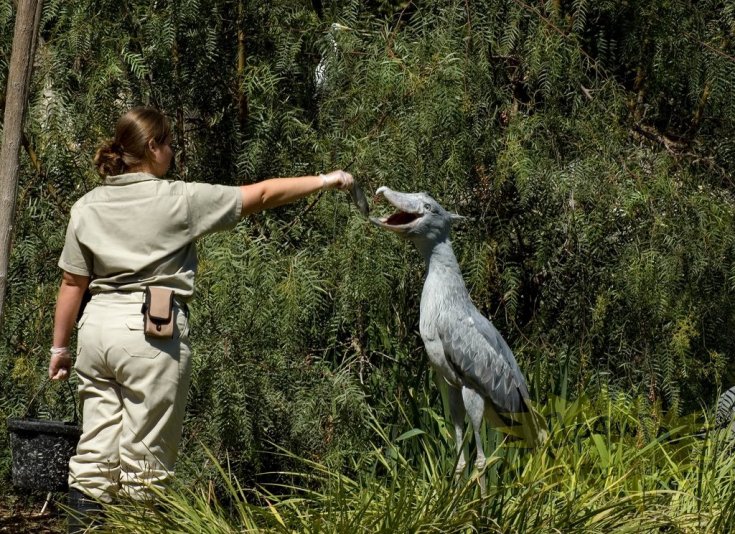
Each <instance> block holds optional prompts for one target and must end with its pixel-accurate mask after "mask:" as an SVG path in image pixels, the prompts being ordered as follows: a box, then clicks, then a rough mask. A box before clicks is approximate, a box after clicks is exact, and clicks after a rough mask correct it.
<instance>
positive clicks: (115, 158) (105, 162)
mask: <svg viewBox="0 0 735 534" xmlns="http://www.w3.org/2000/svg"><path fill="white" fill-rule="evenodd" d="M124 154H125V149H124V148H123V146H122V145H121V144H120V143H118V142H116V141H115V140H114V139H110V140H109V141H105V142H104V143H102V145H101V146H100V147H99V149H97V154H95V156H94V164H95V167H97V172H98V173H99V174H100V175H101V176H115V175H117V174H121V173H123V172H124V171H125V163H124V161H123V156H124Z"/></svg>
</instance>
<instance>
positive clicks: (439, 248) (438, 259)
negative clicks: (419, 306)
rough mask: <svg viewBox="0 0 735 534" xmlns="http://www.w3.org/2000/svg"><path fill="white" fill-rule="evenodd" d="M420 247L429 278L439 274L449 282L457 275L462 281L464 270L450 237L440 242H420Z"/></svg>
mask: <svg viewBox="0 0 735 534" xmlns="http://www.w3.org/2000/svg"><path fill="white" fill-rule="evenodd" d="M418 248H419V250H420V251H421V254H422V255H423V256H424V261H425V262H426V269H427V273H426V276H427V278H429V277H433V276H439V277H440V278H442V279H444V280H446V281H447V282H449V281H450V279H452V278H455V277H459V280H460V281H461V280H462V272H461V271H460V269H459V264H458V263H457V258H456V257H455V256H454V250H452V242H451V241H450V240H449V238H446V239H443V240H442V241H439V242H424V243H420V244H418ZM463 285H464V283H463Z"/></svg>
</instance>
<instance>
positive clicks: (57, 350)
mask: <svg viewBox="0 0 735 534" xmlns="http://www.w3.org/2000/svg"><path fill="white" fill-rule="evenodd" d="M68 353H69V347H51V356H59V355H61V354H68Z"/></svg>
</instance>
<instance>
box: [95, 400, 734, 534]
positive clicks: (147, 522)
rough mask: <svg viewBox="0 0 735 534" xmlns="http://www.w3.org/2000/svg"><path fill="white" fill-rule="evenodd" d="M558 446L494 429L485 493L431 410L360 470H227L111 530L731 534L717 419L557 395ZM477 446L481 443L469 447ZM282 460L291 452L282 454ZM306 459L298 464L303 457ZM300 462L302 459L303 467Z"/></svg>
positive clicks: (725, 456) (728, 483)
mask: <svg viewBox="0 0 735 534" xmlns="http://www.w3.org/2000/svg"><path fill="white" fill-rule="evenodd" d="M545 415H546V416H547V418H549V420H550V421H551V433H550V437H549V440H548V441H547V442H546V443H545V444H544V445H543V446H541V447H539V448H537V449H535V450H531V451H529V450H524V449H520V448H518V447H515V446H514V444H513V443H512V442H507V441H505V440H504V439H503V438H502V436H499V435H497V434H495V433H493V432H491V431H490V432H488V433H487V436H486V437H487V438H488V442H489V443H493V444H494V447H493V449H492V451H491V453H490V454H488V461H487V466H486V478H487V488H486V490H487V491H486V494H485V495H484V496H482V495H481V492H480V488H479V485H478V484H479V483H478V480H479V477H478V476H477V475H478V473H477V472H475V471H472V472H469V473H466V474H465V476H463V477H460V479H455V477H454V476H453V473H454V469H455V466H456V460H457V458H456V454H455V452H454V444H453V443H452V442H451V439H448V432H447V421H446V420H445V419H444V418H443V417H442V416H440V415H438V414H437V413H435V412H433V411H432V410H431V409H429V408H425V409H423V410H422V414H421V420H422V421H421V424H422V427H421V429H418V428H414V429H408V430H407V431H405V432H404V433H403V434H401V435H398V436H397V437H395V438H391V437H390V436H391V435H395V433H394V431H395V428H394V427H393V425H381V424H379V423H378V421H376V420H373V422H372V426H373V431H374V434H375V443H376V444H375V446H374V448H373V449H372V451H371V452H370V453H368V454H364V455H362V456H360V457H358V458H355V459H354V461H353V464H352V466H351V468H350V469H348V470H346V471H348V472H341V473H340V472H334V471H333V470H330V469H329V468H327V467H326V466H324V465H321V464H319V463H315V462H311V461H308V460H304V459H301V460H299V465H302V466H303V469H301V470H299V472H291V473H280V475H281V477H280V478H281V480H283V481H284V482H282V483H279V484H277V485H269V486H267V487H257V488H243V487H241V486H240V485H239V484H238V481H237V480H236V479H235V478H234V477H232V476H231V475H230V473H229V471H228V469H227V465H226V463H225V464H219V463H217V462H216V460H215V458H213V457H211V458H210V461H212V462H214V463H215V465H217V469H218V471H219V474H220V476H221V478H222V480H221V481H218V484H217V485H220V486H221V485H222V483H224V487H225V488H226V489H227V491H226V492H225V493H224V494H219V495H217V492H215V491H214V490H213V489H212V488H213V487H214V486H215V484H214V483H213V482H211V483H207V482H200V483H198V484H195V485H193V486H186V485H184V484H183V483H179V484H177V485H176V486H175V487H173V488H171V489H170V490H168V491H166V492H165V493H161V492H159V494H158V499H157V505H156V507H146V506H145V505H141V504H136V503H123V504H118V505H115V506H111V507H109V509H108V510H107V513H108V514H107V522H106V525H105V526H104V527H103V530H104V531H109V532H112V531H115V532H146V533H148V532H151V533H156V532H167V533H169V532H170V533H179V532H180V533H195V532H197V533H200V532H201V533H229V532H255V531H267V532H306V533H317V532H318V533H323V532H334V533H354V532H478V531H479V532H522V533H525V532H563V533H576V532H578V533H598V532H599V533H609V532H682V533H689V532H707V533H709V532H712V533H719V532H729V531H731V529H732V528H733V527H735V491H734V489H735V459H733V457H732V455H731V454H730V452H731V451H730V450H729V448H728V445H727V443H726V442H725V439H726V436H725V435H724V433H723V434H722V435H721V434H720V433H718V432H711V431H709V430H708V427H707V418H706V416H705V415H704V414H703V415H702V416H701V417H686V418H676V417H671V418H668V419H667V418H661V419H660V420H658V421H645V420H641V419H639V417H638V415H637V410H636V403H635V402H633V401H632V400H630V399H626V398H624V397H620V396H619V397H617V398H606V399H605V400H604V401H603V402H601V403H597V404H593V403H591V402H590V401H588V400H585V399H580V400H577V401H575V402H572V403H570V402H566V401H564V400H562V399H554V400H553V401H551V402H550V403H549V404H548V405H547V406H546V407H545ZM465 446H468V444H467V443H465ZM283 454H288V453H287V452H285V451H284V452H283ZM292 459H295V458H292ZM295 460H298V459H295Z"/></svg>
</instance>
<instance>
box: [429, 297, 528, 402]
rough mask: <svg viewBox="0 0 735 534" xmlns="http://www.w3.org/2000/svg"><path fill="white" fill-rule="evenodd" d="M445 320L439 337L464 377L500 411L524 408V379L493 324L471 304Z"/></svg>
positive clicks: (525, 397) (455, 367) (445, 351)
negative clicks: (460, 312) (464, 310)
mask: <svg viewBox="0 0 735 534" xmlns="http://www.w3.org/2000/svg"><path fill="white" fill-rule="evenodd" d="M445 319H446V320H443V321H440V322H439V323H440V325H441V326H440V327H439V329H438V330H439V332H438V333H439V338H440V339H441V342H442V346H443V347H444V353H445V355H446V357H447V359H448V360H449V361H450V363H451V364H452V366H453V367H454V369H455V370H456V372H457V373H459V374H460V375H461V376H462V378H463V380H468V381H469V382H471V383H472V384H473V385H474V386H475V387H476V388H477V389H478V391H479V392H480V393H482V394H483V396H485V397H486V398H488V399H490V400H491V401H492V402H493V404H494V405H495V406H496V407H497V409H498V410H499V411H500V412H502V413H520V412H524V411H526V409H527V408H526V403H525V399H528V387H527V386H526V380H525V378H524V377H523V374H522V373H521V370H520V368H519V367H518V364H517V363H516V359H515V357H514V356H513V353H512V352H511V350H510V347H508V344H507V343H506V342H505V340H504V339H503V338H502V336H501V335H500V333H499V332H498V331H497V329H496V328H495V327H494V326H493V324H492V323H491V322H490V321H489V320H488V319H486V318H485V317H483V315H482V314H481V313H480V312H479V311H477V309H476V308H475V307H474V306H472V307H471V308H468V309H467V310H466V312H464V313H462V314H457V315H456V316H455V317H446V318H445Z"/></svg>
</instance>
